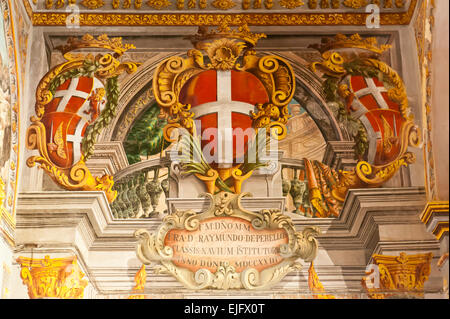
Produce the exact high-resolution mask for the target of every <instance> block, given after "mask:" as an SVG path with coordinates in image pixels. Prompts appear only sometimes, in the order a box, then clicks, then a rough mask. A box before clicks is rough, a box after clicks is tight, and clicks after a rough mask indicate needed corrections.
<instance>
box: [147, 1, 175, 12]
mask: <svg viewBox="0 0 450 319" xmlns="http://www.w3.org/2000/svg"><path fill="white" fill-rule="evenodd" d="M147 5H148V6H149V7H151V8H154V9H157V10H161V9H164V8H167V7H168V6H170V5H172V2H170V1H168V0H149V1H148V2H147Z"/></svg>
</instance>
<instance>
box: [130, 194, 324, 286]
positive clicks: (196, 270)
mask: <svg viewBox="0 0 450 319" xmlns="http://www.w3.org/2000/svg"><path fill="white" fill-rule="evenodd" d="M246 195H249V194H246V193H242V194H240V195H237V194H231V193H226V192H221V193H219V194H217V195H211V194H207V197H208V198H209V200H210V207H209V208H208V209H207V210H206V211H204V212H202V213H196V212H194V211H191V210H188V211H177V212H176V213H174V214H171V215H168V216H166V217H165V218H164V220H163V223H162V224H161V226H160V227H159V229H158V230H157V231H156V232H155V233H149V232H148V231H147V230H145V229H140V230H137V231H136V232H135V236H136V237H137V238H139V243H138V246H137V251H136V253H137V256H138V257H139V259H140V260H141V261H142V262H143V263H144V264H146V265H148V264H150V263H152V262H156V263H158V264H160V265H159V266H157V268H156V272H157V273H167V274H171V275H172V276H174V277H175V278H176V279H177V280H178V281H180V282H181V283H182V284H183V285H185V286H186V287H187V288H190V289H206V288H209V289H222V290H227V289H266V288H269V287H270V286H272V285H273V284H276V283H277V282H279V281H280V280H281V279H283V278H284V276H286V274H287V273H289V272H291V271H295V270H299V269H301V267H302V265H301V264H300V263H299V262H298V261H297V260H298V259H303V260H304V261H305V262H310V261H312V260H314V258H315V257H316V254H317V249H318V243H317V240H316V239H315V236H316V235H318V234H319V229H318V228H317V227H315V226H314V227H306V228H305V229H304V230H303V231H302V232H297V231H296V230H295V228H294V225H293V223H292V221H291V219H290V218H289V217H287V216H285V215H283V214H282V213H281V212H280V211H277V210H262V211H260V212H251V211H248V210H245V209H243V208H242V206H241V204H240V199H241V198H242V197H243V196H246ZM243 243H245V244H244V245H243Z"/></svg>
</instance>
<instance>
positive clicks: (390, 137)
mask: <svg viewBox="0 0 450 319" xmlns="http://www.w3.org/2000/svg"><path fill="white" fill-rule="evenodd" d="M346 82H347V83H348V84H349V88H350V91H351V92H352V93H353V100H352V104H351V106H350V110H351V115H352V116H353V117H354V118H358V119H359V120H360V121H361V122H362V124H363V125H364V127H365V129H366V131H367V134H368V140H369V149H368V154H367V160H368V162H369V163H371V164H374V165H383V164H386V163H389V162H391V161H392V160H394V159H395V158H396V157H397V155H398V154H399V152H400V137H399V135H400V132H401V128H402V125H403V124H404V123H405V119H404V118H403V116H402V114H401V113H400V108H399V104H398V103H396V102H394V101H393V100H392V99H391V98H390V97H389V95H388V89H387V88H386V87H385V85H384V84H383V82H381V81H379V80H378V79H377V78H368V77H363V76H349V77H347V78H346Z"/></svg>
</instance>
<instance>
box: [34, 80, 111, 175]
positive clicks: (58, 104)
mask: <svg viewBox="0 0 450 319" xmlns="http://www.w3.org/2000/svg"><path fill="white" fill-rule="evenodd" d="M104 90H105V89H104V86H103V84H102V83H101V82H100V81H99V80H98V79H96V78H90V77H79V78H73V79H68V80H66V81H65V82H64V83H63V84H61V85H60V86H59V87H58V88H57V89H56V91H55V94H54V98H53V99H52V100H51V101H50V102H49V103H48V104H47V105H46V106H45V113H44V116H43V118H42V120H41V121H42V123H43V124H44V126H45V128H46V140H47V150H48V155H49V157H50V159H51V160H52V161H53V162H54V164H56V165H57V166H59V167H61V168H68V167H70V166H72V165H73V164H75V163H77V162H78V161H79V160H80V158H81V155H82V151H81V142H82V140H83V137H84V134H85V132H86V128H87V127H88V126H89V125H90V124H91V123H93V122H94V121H95V120H96V119H97V118H98V116H99V114H100V112H101V111H102V110H103V108H104V106H105V104H106V100H105V97H104V96H105V94H104V92H105V91H104Z"/></svg>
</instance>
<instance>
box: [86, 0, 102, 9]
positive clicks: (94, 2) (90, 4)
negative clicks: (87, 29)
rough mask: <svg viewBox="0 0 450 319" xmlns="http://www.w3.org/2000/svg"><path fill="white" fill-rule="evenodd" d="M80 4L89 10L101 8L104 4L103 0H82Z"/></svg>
mask: <svg viewBox="0 0 450 319" xmlns="http://www.w3.org/2000/svg"><path fill="white" fill-rule="evenodd" d="M81 4H82V5H83V6H85V7H86V8H88V9H91V10H94V9H98V8H101V7H103V6H104V5H105V3H104V2H103V0H83V1H81Z"/></svg>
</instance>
